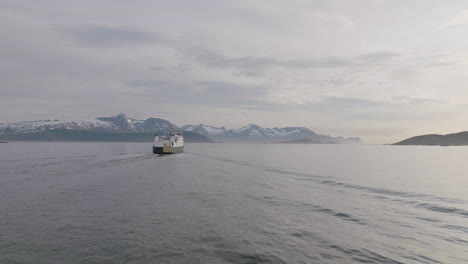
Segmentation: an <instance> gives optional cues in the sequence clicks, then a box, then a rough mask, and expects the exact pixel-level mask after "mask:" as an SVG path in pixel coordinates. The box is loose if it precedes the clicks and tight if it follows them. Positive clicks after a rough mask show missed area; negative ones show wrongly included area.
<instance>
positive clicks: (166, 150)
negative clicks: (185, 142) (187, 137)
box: [153, 146, 184, 154]
mask: <svg viewBox="0 0 468 264" xmlns="http://www.w3.org/2000/svg"><path fill="white" fill-rule="evenodd" d="M183 151H184V146H181V147H172V146H167V147H153V154H175V153H181V152H183Z"/></svg>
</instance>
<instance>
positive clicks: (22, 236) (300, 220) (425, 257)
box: [0, 142, 468, 264]
mask: <svg viewBox="0 0 468 264" xmlns="http://www.w3.org/2000/svg"><path fill="white" fill-rule="evenodd" d="M150 151H151V144H150V143H149V144H148V143H19V142H18V143H8V144H0V263H2V264H3V263H34V264H38V263H392V264H396V263H450V264H453V263H468V162H467V161H468V147H411V146H371V145H363V146H345V145H284V144H281V145H261V144H259V145H230V144H189V145H187V146H186V152H185V153H183V154H178V155H172V156H155V155H152V154H150Z"/></svg>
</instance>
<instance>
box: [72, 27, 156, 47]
mask: <svg viewBox="0 0 468 264" xmlns="http://www.w3.org/2000/svg"><path fill="white" fill-rule="evenodd" d="M65 33H66V34H67V35H69V36H70V37H72V38H73V39H74V40H76V41H78V42H80V43H82V44H87V45H94V46H118V45H123V44H142V43H164V42H165V39H164V38H162V37H161V36H159V35H157V34H154V33H149V32H143V31H137V30H130V29H125V28H117V27H108V26H101V25H88V26H81V27H75V28H69V29H66V30H65Z"/></svg>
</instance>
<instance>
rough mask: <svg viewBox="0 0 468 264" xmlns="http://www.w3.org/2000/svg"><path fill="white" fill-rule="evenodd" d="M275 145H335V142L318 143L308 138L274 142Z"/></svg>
mask: <svg viewBox="0 0 468 264" xmlns="http://www.w3.org/2000/svg"><path fill="white" fill-rule="evenodd" d="M276 144H337V143H336V142H333V141H329V142H320V141H315V140H313V139H310V138H301V139H293V140H288V141H281V142H276Z"/></svg>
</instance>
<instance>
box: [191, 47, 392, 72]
mask: <svg viewBox="0 0 468 264" xmlns="http://www.w3.org/2000/svg"><path fill="white" fill-rule="evenodd" d="M182 52H183V53H184V55H185V56H186V57H187V58H189V59H191V60H193V61H195V62H196V63H199V64H202V65H204V66H207V67H216V68H230V69H236V70H238V71H239V72H253V73H255V74H254V75H252V76H255V75H259V76H261V74H260V73H259V72H258V71H259V70H265V69H268V68H271V67H281V68H288V69H308V68H344V67H352V66H364V65H368V64H372V63H381V62H385V61H387V60H390V59H393V58H395V57H398V56H400V55H401V54H400V53H397V52H393V51H382V52H374V53H368V54H363V55H360V56H357V57H354V58H333V57H331V58H327V59H307V58H305V59H278V58H274V57H256V56H242V57H229V56H226V55H224V54H222V53H220V52H217V51H214V50H212V49H210V48H208V47H200V46H198V47H191V48H189V49H185V50H182Z"/></svg>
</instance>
